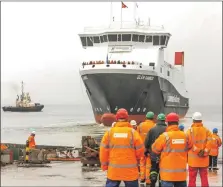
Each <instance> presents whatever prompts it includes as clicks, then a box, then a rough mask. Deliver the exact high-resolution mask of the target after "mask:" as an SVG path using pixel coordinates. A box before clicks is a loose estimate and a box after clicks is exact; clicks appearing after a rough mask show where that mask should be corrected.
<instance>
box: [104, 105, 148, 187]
mask: <svg viewBox="0 0 223 187" xmlns="http://www.w3.org/2000/svg"><path fill="white" fill-rule="evenodd" d="M128 117H129V115H128V112H127V111H126V110H125V109H119V110H118V111H117V113H116V119H117V122H116V124H115V126H114V127H112V128H111V129H110V130H108V131H107V132H106V133H105V134H104V136H103V138H102V140H101V145H100V162H101V168H102V170H103V171H106V170H107V181H106V187H119V185H120V183H121V181H124V183H125V186H126V187H138V186H139V184H138V162H139V160H140V158H141V157H142V156H143V154H144V145H143V142H142V139H141V138H140V136H139V133H138V132H137V131H135V130H134V129H133V128H131V125H130V124H129V122H128Z"/></svg>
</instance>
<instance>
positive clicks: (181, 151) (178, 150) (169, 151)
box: [163, 149, 187, 153]
mask: <svg viewBox="0 0 223 187" xmlns="http://www.w3.org/2000/svg"><path fill="white" fill-rule="evenodd" d="M186 151H187V149H170V150H163V152H164V153H183V152H186Z"/></svg>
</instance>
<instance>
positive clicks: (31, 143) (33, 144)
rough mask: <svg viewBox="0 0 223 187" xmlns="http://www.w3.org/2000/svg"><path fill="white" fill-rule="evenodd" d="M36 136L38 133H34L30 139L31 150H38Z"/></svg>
mask: <svg viewBox="0 0 223 187" xmlns="http://www.w3.org/2000/svg"><path fill="white" fill-rule="evenodd" d="M35 135H36V132H35V131H32V132H31V134H30V136H29V137H28V141H29V148H30V149H35V148H36V142H35Z"/></svg>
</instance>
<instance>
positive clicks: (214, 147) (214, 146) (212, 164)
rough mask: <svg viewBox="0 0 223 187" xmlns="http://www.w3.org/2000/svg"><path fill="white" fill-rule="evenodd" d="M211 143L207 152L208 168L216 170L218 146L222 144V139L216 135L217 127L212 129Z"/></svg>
mask: <svg viewBox="0 0 223 187" xmlns="http://www.w3.org/2000/svg"><path fill="white" fill-rule="evenodd" d="M212 132H213V134H212V140H211V141H212V143H211V150H210V153H209V170H212V169H213V170H218V168H217V165H218V164H217V163H218V153H219V147H220V146H221V145H222V140H221V138H220V137H219V136H218V129H217V128H214V129H213V130H212Z"/></svg>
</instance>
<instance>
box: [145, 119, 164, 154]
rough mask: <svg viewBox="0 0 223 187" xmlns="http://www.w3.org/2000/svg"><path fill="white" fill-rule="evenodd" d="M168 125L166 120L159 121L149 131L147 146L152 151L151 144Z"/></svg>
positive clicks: (146, 140)
mask: <svg viewBox="0 0 223 187" xmlns="http://www.w3.org/2000/svg"><path fill="white" fill-rule="evenodd" d="M166 127H167V125H166V124H165V121H163V122H158V123H157V124H156V125H155V126H154V127H153V128H151V129H150V131H149V132H148V133H147V137H146V139H145V148H146V149H148V150H149V151H150V152H151V146H152V144H153V143H154V142H155V140H156V139H157V138H158V137H159V135H160V134H162V133H163V132H165V130H166Z"/></svg>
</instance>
